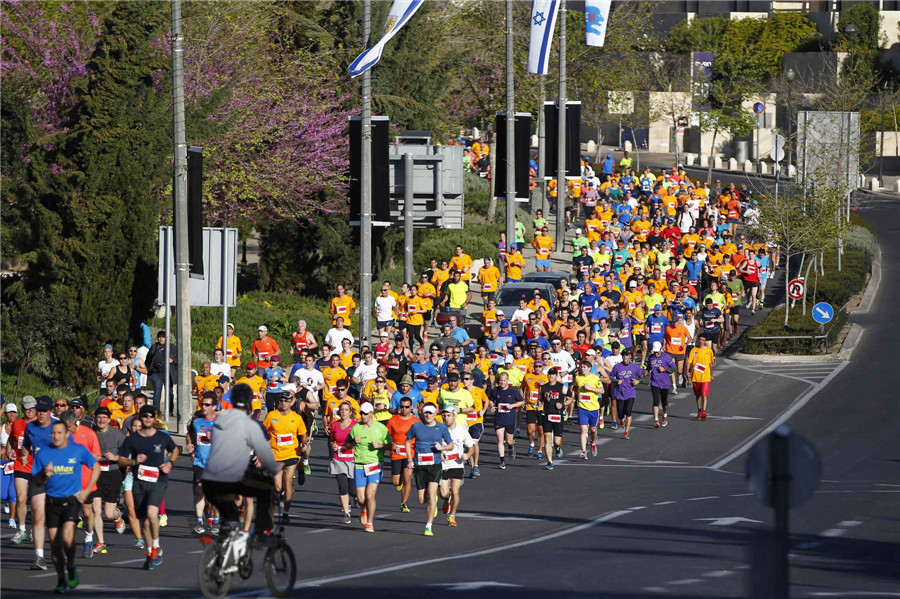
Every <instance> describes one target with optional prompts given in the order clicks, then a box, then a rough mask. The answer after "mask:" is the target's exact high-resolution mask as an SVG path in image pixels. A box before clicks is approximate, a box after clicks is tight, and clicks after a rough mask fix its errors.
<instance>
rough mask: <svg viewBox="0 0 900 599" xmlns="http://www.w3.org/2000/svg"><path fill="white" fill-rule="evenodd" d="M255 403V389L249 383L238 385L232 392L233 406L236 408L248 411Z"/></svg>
mask: <svg viewBox="0 0 900 599" xmlns="http://www.w3.org/2000/svg"><path fill="white" fill-rule="evenodd" d="M252 401H253V389H251V388H250V385H248V384H247V383H238V384H237V385H235V386H234V389H232V390H231V404H232V405H233V406H234V407H235V408H239V409H241V410H246V409H247V408H249V407H250V404H251V402H252Z"/></svg>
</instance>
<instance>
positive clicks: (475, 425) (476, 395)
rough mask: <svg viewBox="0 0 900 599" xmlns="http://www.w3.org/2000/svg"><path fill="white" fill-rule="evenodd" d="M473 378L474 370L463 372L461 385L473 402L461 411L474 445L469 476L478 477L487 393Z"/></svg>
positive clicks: (479, 474)
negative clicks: (480, 442) (467, 409)
mask: <svg viewBox="0 0 900 599" xmlns="http://www.w3.org/2000/svg"><path fill="white" fill-rule="evenodd" d="M479 372H481V371H479ZM475 379H476V375H475V371H474V370H473V371H471V372H468V371H466V372H463V375H462V380H463V386H464V387H465V388H466V391H468V392H469V394H470V395H471V396H472V403H473V406H472V408H471V410H470V411H465V410H464V411H463V413H465V416H466V424H467V425H468V426H469V436H470V437H472V441H474V442H475V445H474V446H473V449H472V454H471V456H470V457H469V462H470V464H471V465H472V469H471V471H470V472H469V476H470V478H478V477H479V476H481V471H480V470H479V469H478V458H479V456H480V453H481V451H480V448H479V441H480V440H481V437H482V435H484V408H485V406H486V405H487V402H488V398H487V394H485V392H484V388H483V387H479V386H477V385H476V380H475ZM460 424H462V423H460Z"/></svg>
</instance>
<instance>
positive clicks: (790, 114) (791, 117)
mask: <svg viewBox="0 0 900 599" xmlns="http://www.w3.org/2000/svg"><path fill="white" fill-rule="evenodd" d="M787 88H788V89H787V92H788V93H787V111H788V127H787V139H786V140H785V141H786V142H787V171H788V173H787V174H788V177H790V176H791V159H792V158H793V156H792V154H791V129H793V128H794V113H793V112H792V111H791V84H790V82H788V86H787Z"/></svg>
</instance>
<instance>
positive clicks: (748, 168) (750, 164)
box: [744, 160, 756, 173]
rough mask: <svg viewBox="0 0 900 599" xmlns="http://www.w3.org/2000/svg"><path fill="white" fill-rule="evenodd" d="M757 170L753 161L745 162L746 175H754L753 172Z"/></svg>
mask: <svg viewBox="0 0 900 599" xmlns="http://www.w3.org/2000/svg"><path fill="white" fill-rule="evenodd" d="M755 170H756V169H755V168H753V161H752V160H745V161H744V172H745V173H752V172H753V171H755Z"/></svg>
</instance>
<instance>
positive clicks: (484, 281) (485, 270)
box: [478, 266, 500, 293]
mask: <svg viewBox="0 0 900 599" xmlns="http://www.w3.org/2000/svg"><path fill="white" fill-rule="evenodd" d="M499 280H500V270H499V269H498V268H497V267H496V266H490V267H487V266H482V267H481V269H480V270H479V271H478V282H480V283H481V292H482V293H490V292H496V291H497V282H498V281H499Z"/></svg>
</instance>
